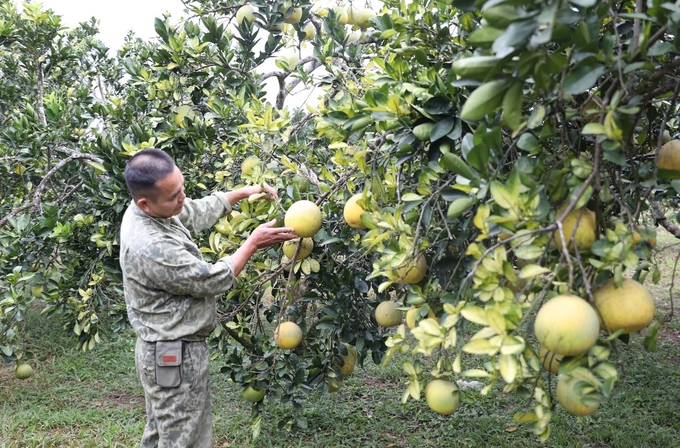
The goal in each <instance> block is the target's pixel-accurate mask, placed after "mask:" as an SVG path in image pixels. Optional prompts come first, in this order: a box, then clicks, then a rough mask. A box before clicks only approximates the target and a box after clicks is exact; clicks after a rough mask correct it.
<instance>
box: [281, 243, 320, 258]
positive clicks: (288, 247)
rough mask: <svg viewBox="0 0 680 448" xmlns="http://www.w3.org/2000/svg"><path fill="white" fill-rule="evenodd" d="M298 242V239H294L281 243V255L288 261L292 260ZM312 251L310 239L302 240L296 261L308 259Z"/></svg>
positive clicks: (312, 246) (312, 245) (312, 244)
mask: <svg viewBox="0 0 680 448" xmlns="http://www.w3.org/2000/svg"><path fill="white" fill-rule="evenodd" d="M299 242H300V238H296V239H294V240H290V241H286V242H285V243H283V253H284V255H285V256H286V257H288V259H289V260H292V259H293V257H294V256H295V251H296V250H297V247H298V243H299ZM313 249H314V240H313V239H311V238H302V246H301V247H300V251H299V252H298V255H297V258H296V260H297V261H299V260H304V259H305V258H307V257H309V254H311V253H312V250H313Z"/></svg>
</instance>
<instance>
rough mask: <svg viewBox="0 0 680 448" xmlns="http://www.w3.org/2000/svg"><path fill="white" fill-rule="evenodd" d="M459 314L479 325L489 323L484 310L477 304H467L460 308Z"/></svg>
mask: <svg viewBox="0 0 680 448" xmlns="http://www.w3.org/2000/svg"><path fill="white" fill-rule="evenodd" d="M460 314H461V315H462V316H463V317H464V318H465V319H467V320H469V321H470V322H474V323H476V324H480V325H489V322H488V321H487V320H486V311H484V308H481V307H479V306H474V305H468V306H466V307H465V308H463V309H462V310H460Z"/></svg>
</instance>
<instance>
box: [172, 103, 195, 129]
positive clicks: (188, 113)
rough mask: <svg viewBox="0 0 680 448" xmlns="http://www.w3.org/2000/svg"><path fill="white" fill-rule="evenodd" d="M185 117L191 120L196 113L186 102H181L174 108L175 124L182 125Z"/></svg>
mask: <svg viewBox="0 0 680 448" xmlns="http://www.w3.org/2000/svg"><path fill="white" fill-rule="evenodd" d="M185 117H186V118H188V119H189V120H192V121H193V120H194V118H196V113H195V112H194V111H193V109H192V108H191V106H189V105H188V104H182V105H181V106H178V107H177V109H175V124H176V125H177V126H180V127H183V126H184V118H185Z"/></svg>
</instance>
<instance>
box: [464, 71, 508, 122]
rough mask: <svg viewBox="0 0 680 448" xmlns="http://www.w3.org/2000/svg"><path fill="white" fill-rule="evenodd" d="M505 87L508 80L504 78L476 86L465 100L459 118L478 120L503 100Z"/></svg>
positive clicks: (493, 109)
mask: <svg viewBox="0 0 680 448" xmlns="http://www.w3.org/2000/svg"><path fill="white" fill-rule="evenodd" d="M507 88H508V82H507V81H506V80H504V79H500V80H495V81H489V82H487V83H484V84H482V85H481V86H479V87H477V88H476V89H475V91H474V92H472V93H471V94H470V96H469V97H468V99H467V101H465V104H464V105H463V110H461V112H460V118H462V119H463V120H480V119H482V118H484V117H485V116H486V115H488V114H490V113H491V112H493V111H495V110H496V109H497V108H498V107H499V106H500V105H501V103H502V102H503V96H504V95H505V91H506V90H507Z"/></svg>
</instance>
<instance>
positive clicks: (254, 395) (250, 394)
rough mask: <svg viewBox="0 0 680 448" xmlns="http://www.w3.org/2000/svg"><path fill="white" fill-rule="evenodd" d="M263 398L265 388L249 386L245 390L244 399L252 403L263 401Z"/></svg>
mask: <svg viewBox="0 0 680 448" xmlns="http://www.w3.org/2000/svg"><path fill="white" fill-rule="evenodd" d="M263 398H264V389H253V388H252V387H250V386H248V387H246V389H245V390H244V391H243V399H244V400H246V401H249V402H251V403H257V402H258V401H262V399H263Z"/></svg>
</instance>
